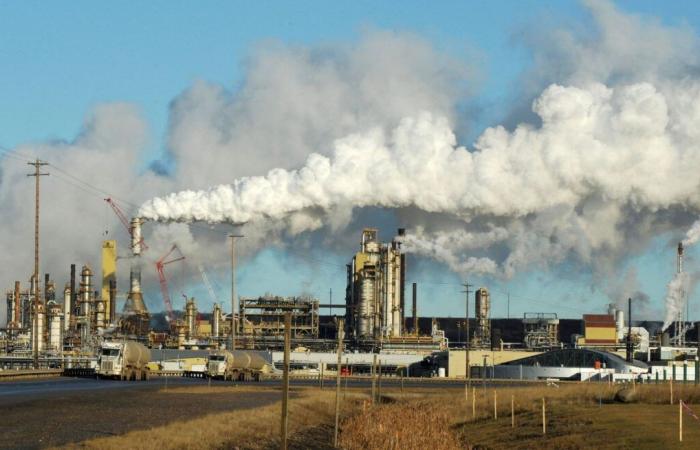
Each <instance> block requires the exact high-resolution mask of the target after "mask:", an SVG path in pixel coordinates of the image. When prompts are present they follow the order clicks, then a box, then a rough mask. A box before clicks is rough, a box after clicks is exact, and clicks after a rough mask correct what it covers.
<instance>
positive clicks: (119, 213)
mask: <svg viewBox="0 0 700 450" xmlns="http://www.w3.org/2000/svg"><path fill="white" fill-rule="evenodd" d="M104 200H105V201H106V202H107V203H108V204H109V206H111V207H112V210H113V211H114V213H115V214H116V215H117V217H118V218H119V221H120V222H121V223H122V225H124V228H126V232H127V233H129V236H131V237H133V236H134V231H133V230H132V229H131V225H130V224H129V219H127V217H126V214H124V211H122V209H121V208H120V207H119V205H117V204H116V203H115V201H114V200H112V198H111V197H108V198H106V199H104ZM140 244H141V248H142V249H144V250H147V249H148V246H147V245H146V242H144V240H143V238H141V241H140Z"/></svg>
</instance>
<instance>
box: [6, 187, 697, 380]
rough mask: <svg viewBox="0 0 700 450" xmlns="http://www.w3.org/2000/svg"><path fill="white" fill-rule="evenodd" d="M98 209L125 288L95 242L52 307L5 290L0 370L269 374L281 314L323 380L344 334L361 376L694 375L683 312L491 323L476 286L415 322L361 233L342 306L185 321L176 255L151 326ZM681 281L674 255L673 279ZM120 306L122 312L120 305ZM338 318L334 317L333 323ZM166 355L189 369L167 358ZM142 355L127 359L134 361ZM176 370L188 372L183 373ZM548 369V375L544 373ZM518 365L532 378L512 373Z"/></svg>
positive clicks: (274, 306)
mask: <svg viewBox="0 0 700 450" xmlns="http://www.w3.org/2000/svg"><path fill="white" fill-rule="evenodd" d="M107 202H108V203H109V204H110V206H112V208H113V209H114V211H115V212H116V213H117V215H118V216H119V217H120V219H121V221H122V223H123V224H124V225H125V229H126V230H127V231H128V234H129V244H130V255H129V257H128V261H129V267H130V271H129V285H128V286H126V287H120V286H118V285H117V281H116V280H117V277H116V271H117V259H118V255H117V242H116V241H115V240H105V241H103V242H102V248H101V260H102V265H101V268H100V269H101V270H100V271H99V272H96V271H95V270H94V269H93V268H92V267H90V266H89V265H87V264H84V265H82V266H80V268H78V266H77V265H75V264H73V265H71V266H70V271H69V272H68V271H67V277H66V278H67V280H68V281H67V282H66V283H65V284H64V287H63V291H62V295H61V293H60V292H59V293H58V295H57V289H56V285H57V282H56V281H55V279H53V278H52V277H51V276H50V275H49V274H45V276H44V279H43V280H44V281H43V284H40V283H39V282H38V277H36V276H34V275H32V276H31V277H30V279H29V282H28V284H26V285H24V284H23V283H22V282H20V281H16V282H15V283H14V286H12V288H11V289H9V290H8V291H7V317H8V321H7V326H6V328H5V329H4V330H3V331H2V335H1V336H2V338H1V341H0V351H1V352H2V355H1V356H0V362H1V363H2V365H3V367H5V368H32V367H35V368H42V367H45V368H48V367H52V368H64V369H66V370H69V369H71V368H85V369H90V368H95V367H97V364H98V363H97V361H98V360H99V359H100V357H101V358H102V360H104V359H105V358H106V356H105V355H108V354H110V352H111V350H110V348H111V347H110V345H116V344H117V343H120V342H122V343H123V342H134V344H129V345H132V346H133V345H136V344H137V343H138V345H140V346H141V347H139V348H142V349H146V348H149V349H151V351H152V352H154V354H155V352H160V353H159V355H160V356H159V357H158V358H159V361H160V362H159V364H153V363H152V362H151V365H150V366H149V369H148V370H149V371H150V372H149V374H154V373H157V372H158V371H159V370H174V369H173V367H176V368H177V370H183V367H187V371H188V372H192V371H194V372H196V371H197V370H200V371H202V373H205V372H206V370H207V369H206V367H207V365H206V364H201V365H198V364H196V362H197V361H205V360H207V358H214V359H213V360H210V361H216V360H217V359H216V358H218V356H216V355H223V356H221V357H222V358H224V360H225V359H226V358H229V356H227V355H229V353H226V352H230V351H234V352H238V351H250V352H253V353H251V355H253V354H255V355H257V356H256V357H257V358H263V359H265V360H267V361H268V363H269V365H270V367H276V366H277V367H279V366H280V364H281V358H282V350H283V348H284V335H285V328H286V327H285V316H286V315H287V314H289V315H290V316H291V323H290V326H291V329H290V337H291V342H292V356H293V359H292V363H293V364H296V365H297V367H298V368H300V370H307V371H308V370H311V371H312V372H313V371H322V370H324V369H328V368H329V367H332V361H333V358H334V357H335V356H334V353H332V352H333V351H334V350H335V349H336V348H337V342H338V341H337V338H338V332H339V330H338V324H339V323H342V324H344V325H343V330H342V332H343V337H344V347H345V352H346V355H347V357H346V359H347V364H348V367H349V368H350V370H353V371H354V373H363V371H367V370H369V369H368V368H369V367H370V365H371V363H372V359H373V357H374V355H377V354H379V355H382V358H383V360H384V363H385V364H388V366H387V367H390V368H392V369H391V370H393V371H394V373H396V374H398V373H401V374H403V375H408V376H445V377H452V378H464V377H465V376H479V375H481V376H484V375H485V374H486V373H490V376H495V377H501V378H513V377H521V378H522V377H533V378H537V377H540V376H541V375H542V374H541V373H540V372H542V371H547V370H548V372H547V374H548V375H547V376H550V377H559V378H571V377H579V378H590V377H592V376H599V377H600V376H603V375H601V373H597V375H596V373H595V370H596V368H600V367H599V365H600V362H601V361H602V360H603V359H605V358H613V359H612V360H611V361H613V360H614V361H615V364H612V363H611V364H612V366H611V367H614V368H615V369H606V370H607V372H605V376H619V377H626V376H627V377H628V376H630V374H632V375H633V376H645V377H648V378H650V377H659V376H661V377H669V376H672V375H671V373H674V374H675V373H677V372H676V371H675V370H674V369H673V367H675V366H676V365H678V364H682V365H684V366H685V368H686V370H685V371H684V374H685V376H686V377H688V376H693V377H694V376H695V375H694V373H691V375H688V371H687V367H688V364H689V363H690V366H691V369H694V366H696V365H697V324H695V326H691V325H690V324H688V323H687V321H686V320H685V318H684V317H683V312H682V311H681V313H680V314H679V316H678V317H677V318H676V320H675V322H674V323H673V324H672V325H671V326H670V327H668V328H667V329H666V330H661V327H660V323H655V322H642V321H636V323H634V322H632V321H631V320H630V317H629V314H633V311H632V304H631V303H630V304H629V305H628V306H629V310H628V311H627V317H625V316H626V312H625V311H624V310H623V308H616V307H614V306H611V307H610V308H609V310H608V311H607V312H606V313H605V314H584V315H583V317H581V318H579V319H563V318H560V317H559V316H558V315H557V314H556V313H554V312H526V313H525V314H524V315H523V317H522V318H519V319H514V318H505V319H503V318H496V317H492V311H493V308H492V298H491V295H490V293H489V290H488V288H487V287H479V288H476V289H475V290H473V291H472V290H471V289H470V287H471V285H468V284H467V285H465V286H466V287H467V290H466V295H467V296H466V302H467V308H468V309H467V310H466V311H465V312H466V315H465V317H463V318H454V317H430V318H425V317H419V316H418V300H419V299H418V291H419V286H418V284H417V283H411V285H410V294H411V296H410V302H409V301H408V298H407V295H406V294H407V290H408V289H407V285H406V284H407V283H406V265H407V258H406V254H405V253H404V252H403V250H402V242H403V240H404V238H405V235H406V230H404V229H399V230H398V232H397V233H396V235H395V237H394V238H393V239H392V240H391V242H388V243H384V242H381V241H380V239H379V230H378V229H376V228H365V229H364V230H363V231H362V234H361V236H360V239H359V249H358V251H357V253H355V254H354V255H353V256H352V258H351V259H350V262H349V263H348V264H347V266H346V267H347V283H346V292H345V303H344V304H335V305H333V304H322V303H320V302H319V300H318V299H315V298H310V297H304V296H299V297H282V296H277V295H272V294H264V295H260V296H258V297H244V296H240V297H238V298H236V303H237V311H235V312H234V313H233V314H232V313H231V311H228V312H226V311H225V309H226V308H225V305H224V304H221V303H214V304H213V308H212V310H211V311H201V309H200V308H199V307H198V306H197V301H196V299H195V298H191V297H185V301H184V309H183V310H182V311H175V310H174V309H173V307H172V300H171V297H170V289H169V287H168V280H167V277H166V266H168V265H169V264H172V263H176V262H178V261H182V260H183V259H184V258H185V256H184V255H182V253H181V252H180V250H179V249H178V247H177V246H176V245H175V244H173V245H172V247H171V249H170V251H169V252H168V253H167V254H166V255H164V256H162V257H161V258H160V259H158V261H157V262H156V264H155V266H156V267H155V269H156V272H157V274H158V278H159V281H160V292H161V295H162V298H163V304H164V310H165V311H164V313H163V314H164V318H165V320H164V321H162V320H161V321H160V322H159V321H157V320H155V316H156V315H161V316H162V314H160V313H159V314H155V315H152V314H151V313H150V312H149V311H148V309H147V308H146V304H145V302H144V299H143V292H142V281H141V271H142V268H143V267H144V265H143V264H144V263H143V261H142V253H143V252H144V251H145V250H146V249H147V248H148V247H147V245H146V243H145V242H144V239H143V237H142V227H143V225H144V221H143V220H142V219H140V218H133V219H131V220H128V219H126V216H125V215H124V214H123V213H122V211H121V209H120V208H119V207H118V206H117V205H116V203H114V202H113V201H112V200H111V199H107ZM199 270H200V272H201V275H202V279H203V282H204V284H205V285H206V286H207V288H208V290H209V291H210V292H211V293H212V297H213V298H215V296H214V295H213V288H212V286H211V283H209V280H208V276H207V275H206V272H205V271H204V269H203V268H202V267H201V266H200V267H199ZM682 270H683V246H682V245H681V244H679V246H678V249H677V272H678V273H681V272H682ZM123 291H126V292H123ZM121 292H123V294H121ZM120 294H121V295H120ZM120 298H123V299H124V300H123V301H122V302H119V301H118V299H120ZM339 309H340V310H344V313H343V314H334V312H335V311H338V310H339ZM323 311H328V312H329V314H325V315H324V314H322V312H323ZM340 319H342V320H340ZM163 323H164V324H165V325H163ZM120 345H121V344H120ZM169 350H177V351H183V353H182V354H183V355H189V356H187V357H182V356H179V355H180V354H179V353H178V356H177V357H174V356H173V355H172V354H169V356H168V354H167V353H166V352H167V351H169ZM145 351H146V350H138V351H137V353H138V354H139V355H140V356H139V357H138V358H140V359H139V361H140V360H141V359H143V358H144V356H143V355H144V354H146V353H145ZM101 352H103V354H102V355H101V354H100V353H101ZM104 352H106V353H104ZM131 352H132V353H133V352H136V350H133V349H132V350H131ZM188 352H189V353H188ZM222 352H224V353H222ZM591 352H594V353H591ZM595 352H599V353H595ZM148 355H149V358H150V359H155V357H154V356H151V353H148ZM212 355H214V356H212ZM231 355H232V354H231ZM591 355H592V356H591ZM486 357H488V361H487V358H486ZM173 358H175V360H173ZM187 358H189V359H190V360H191V361H190V363H189V364H185V365H183V361H182V360H184V359H187ZM193 358H194V359H193ZM231 358H233V356H231ZM582 358H583V359H582ZM586 358H588V359H586ZM169 359H170V361H171V362H168V360H169ZM588 360H590V361H588ZM596 361H598V362H596ZM606 361H607V359H606ZM139 364H142V365H141V366H139V367H138V369H133V371H134V372H133V373H131V375H130V374H129V373H126V374H122V376H125V377H126V378H128V377H129V376H132V377H133V378H139V377H142V378H147V374H146V372H145V370H146V369H145V367H146V366H145V365H143V364H145V362H143V361H141V363H139ZM173 364H174V365H173ZM212 364H213V363H212ZM547 364H552V365H553V366H552V368H550V369H546V365H547ZM467 366H469V368H470V373H469V374H467V373H466V372H465V367H467ZM515 366H518V367H521V368H522V367H523V366H528V367H530V369H527V370H525V371H523V370H520V369H519V370H518V372H517V374H516V373H515V372H514V371H513V370H514V369H513V367H515ZM587 366H590V367H587ZM110 367H111V366H110ZM217 370H219V369H217ZM489 371H490V372H489ZM611 371H612V372H611ZM265 373H268V372H265ZM678 373H680V371H678ZM695 373H697V372H695ZM139 374H140V375H139ZM246 376H247V375H246ZM256 376H257V375H256Z"/></svg>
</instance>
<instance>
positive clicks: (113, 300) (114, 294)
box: [109, 279, 117, 323]
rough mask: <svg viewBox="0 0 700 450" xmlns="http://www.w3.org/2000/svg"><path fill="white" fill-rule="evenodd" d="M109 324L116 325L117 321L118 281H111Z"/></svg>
mask: <svg viewBox="0 0 700 450" xmlns="http://www.w3.org/2000/svg"><path fill="white" fill-rule="evenodd" d="M109 305H110V309H109V323H114V320H115V319H116V316H115V311H116V309H117V280H114V279H112V280H109Z"/></svg>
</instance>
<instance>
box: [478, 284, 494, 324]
mask: <svg viewBox="0 0 700 450" xmlns="http://www.w3.org/2000/svg"><path fill="white" fill-rule="evenodd" d="M475 295H476V311H475V313H476V318H477V319H487V318H488V317H489V309H490V308H491V305H490V300H489V291H488V289H486V288H479V289H477V290H476V294H475Z"/></svg>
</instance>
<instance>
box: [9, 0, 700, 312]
mask: <svg viewBox="0 0 700 450" xmlns="http://www.w3.org/2000/svg"><path fill="white" fill-rule="evenodd" d="M586 6H587V8H588V10H589V11H590V12H591V17H592V20H593V23H594V25H595V29H594V31H593V32H592V33H576V32H574V31H571V30H557V29H555V30H551V29H548V30H546V33H544V34H547V36H548V37H547V39H546V40H544V39H540V38H539V36H541V34H540V33H538V32H530V33H529V34H528V39H527V40H526V42H527V43H528V45H530V48H531V50H532V53H533V62H534V64H533V68H532V70H531V71H530V73H529V74H528V77H527V78H526V79H525V80H524V81H525V82H526V84H525V88H524V90H525V91H526V92H530V93H531V94H530V96H529V98H528V104H529V105H530V109H531V111H532V113H531V115H530V116H529V117H534V119H535V120H532V121H529V120H520V121H519V124H518V125H517V126H515V127H509V128H506V127H504V126H493V127H490V128H488V129H486V130H485V131H484V132H483V133H482V134H481V136H480V137H479V138H478V139H477V140H476V142H475V143H474V145H470V146H469V147H470V148H467V147H465V146H462V145H459V143H458V142H457V138H456V136H455V133H454V129H455V127H456V125H455V124H456V123H457V122H460V121H461V120H463V118H459V117H458V114H457V113H456V111H457V108H456V105H457V103H458V102H460V101H462V100H463V99H464V96H465V95H466V93H467V92H468V89H467V88H468V87H469V86H470V83H471V80H473V73H474V72H473V71H472V70H471V69H470V67H469V65H468V64H466V63H464V62H461V61H460V60H457V59H455V58H452V57H449V56H447V55H445V54H444V53H441V52H439V51H437V50H436V49H435V48H433V47H432V46H431V45H430V44H429V43H427V42H426V41H425V40H423V39H421V38H419V37H416V36H412V35H407V34H400V33H398V34H397V33H388V32H381V31H380V32H373V33H369V34H367V35H365V36H364V37H363V38H362V39H361V40H360V41H359V42H358V43H357V44H354V45H336V46H325V47H322V48H321V47H316V48H301V47H287V46H280V45H274V44H273V45H270V44H267V45H265V46H261V47H260V48H259V49H257V50H256V51H255V52H254V53H253V54H252V56H251V57H250V59H249V61H248V62H247V67H246V75H245V78H244V80H243V82H242V83H241V86H240V87H239V88H237V89H236V90H234V91H229V90H227V89H226V88H224V87H222V86H219V85H216V84H213V83H207V82H196V83H194V84H193V86H191V87H190V88H189V89H187V90H186V91H185V92H184V93H182V94H181V95H180V96H178V97H177V98H176V99H175V100H174V101H173V102H172V105H171V109H170V123H169V131H168V137H167V148H168V156H169V158H171V160H172V163H173V165H172V167H173V170H172V172H171V173H170V174H168V175H156V174H154V173H153V172H151V171H142V170H139V167H140V166H141V162H142V160H143V158H144V152H145V150H144V148H145V147H146V141H147V132H146V127H145V126H144V124H143V121H141V119H139V118H138V114H137V113H136V112H135V111H134V110H133V108H132V107H129V106H126V105H108V106H103V107H101V108H99V109H98V110H97V111H96V112H95V113H94V114H93V115H92V116H91V117H92V118H91V119H90V121H89V123H88V124H87V125H86V126H85V128H84V131H83V132H82V133H81V135H80V136H79V137H78V138H77V139H76V140H75V141H74V142H72V143H66V144H42V145H27V146H23V147H22V148H20V149H19V150H20V151H22V152H24V153H31V154H32V155H37V156H39V157H41V158H42V159H46V160H49V161H52V162H54V163H55V164H56V166H58V167H62V168H65V169H66V170H68V171H70V172H71V173H76V174H80V176H81V178H83V179H86V180H87V181H89V182H90V183H91V184H94V185H96V186H102V187H104V188H105V189H106V190H109V191H110V192H112V193H114V194H115V196H119V197H121V198H128V199H130V200H131V201H132V202H134V203H140V202H143V204H142V206H141V208H140V213H141V214H142V215H144V216H146V217H148V218H150V219H153V220H159V221H182V222H186V221H192V220H201V221H206V222H229V223H243V222H245V223H247V225H246V226H245V227H244V228H245V234H246V239H245V240H243V241H242V245H243V246H247V247H243V250H244V251H248V252H252V251H254V250H255V249H258V248H261V247H263V246H265V245H274V244H277V243H283V242H285V241H286V239H288V238H289V237H292V236H301V235H302V234H304V233H305V234H309V233H310V232H313V233H316V234H319V235H320V234H326V233H338V232H340V231H342V230H343V229H344V228H346V227H349V226H352V225H353V220H355V219H354V218H355V217H356V215H355V214H354V213H357V211H358V209H359V210H367V209H371V208H375V207H379V208H387V209H390V210H392V211H393V212H394V213H396V214H397V215H399V216H400V218H401V223H402V225H405V226H407V227H408V228H409V230H410V233H409V236H407V238H406V242H405V245H406V247H407V249H409V250H410V251H412V252H414V253H417V254H421V255H425V256H428V257H430V258H433V259H436V260H438V261H441V262H443V263H445V264H446V265H447V266H448V267H450V269H451V270H453V271H455V272H460V273H463V272H469V273H481V274H489V275H495V276H505V277H508V276H512V275H513V274H515V273H516V272H518V271H522V270H531V269H533V268H538V267H541V268H546V267H550V266H552V265H556V264H558V263H561V262H564V261H576V262H579V263H581V264H584V265H586V266H587V267H592V268H594V270H598V269H603V270H604V269H606V268H609V267H611V266H614V264H615V262H616V261H618V260H619V259H620V258H622V257H624V256H626V255H628V254H629V253H630V252H633V251H635V250H636V251H639V250H641V249H643V248H644V246H645V245H646V244H647V243H648V242H649V239H651V238H652V237H654V236H656V235H658V234H659V233H661V232H667V231H678V230H680V229H685V228H686V227H687V226H688V224H689V217H691V216H696V215H697V214H698V212H700V195H698V192H700V191H698V183H697V181H696V180H695V174H696V173H697V172H698V169H700V151H699V150H700V149H699V148H698V142H699V141H698V137H700V136H699V134H700V131H698V128H697V126H696V124H697V123H700V79H698V76H697V74H698V71H697V67H698V56H697V55H698V52H697V47H698V45H697V37H696V36H695V34H693V33H692V31H691V30H689V29H683V28H673V27H667V26H664V25H662V24H660V23H658V22H656V21H653V20H650V19H648V18H645V17H638V16H633V15H628V14H624V13H622V12H620V11H619V10H617V9H616V8H615V7H614V6H612V4H610V3H608V2H603V1H591V2H587V3H586ZM527 83H529V84H527ZM535 87H536V88H537V91H534V90H533V89H535ZM533 98H534V101H533V100H532V99H533ZM16 163H17V161H12V160H11V159H7V158H6V159H3V160H2V166H1V168H2V179H1V180H0V209H1V210H2V211H3V212H4V213H5V214H6V216H8V217H17V219H16V220H13V221H12V224H10V225H9V226H8V228H7V232H6V233H5V235H4V237H0V239H2V240H3V241H4V242H3V245H5V247H3V248H5V249H7V250H6V251H5V252H4V254H3V255H2V256H0V258H3V259H2V260H0V261H1V262H2V263H4V264H5V267H15V268H16V269H15V270H14V271H13V273H27V274H28V273H30V271H31V249H30V248H29V247H28V243H30V242H31V229H30V227H28V226H27V224H28V223H29V222H28V221H29V220H30V218H31V212H30V208H29V207H28V205H30V204H31V203H30V202H31V194H30V192H29V191H28V190H26V189H22V190H20V189H17V188H16V186H18V185H20V183H26V179H25V178H26V177H25V176H24V174H25V171H26V165H24V163H23V162H22V163H20V164H16ZM210 186H213V187H210ZM83 187H84V186H83ZM169 192H174V193H171V194H168V193H169ZM76 194H79V195H76ZM52 196H53V197H52ZM151 196H156V198H153V199H151V200H148V197H151ZM98 197H99V196H98ZM84 198H85V196H84V195H83V192H82V191H76V190H75V188H74V187H73V186H71V185H65V184H59V183H58V182H56V183H55V189H52V191H51V192H50V193H49V194H47V196H46V197H45V202H46V207H45V209H44V211H45V213H44V215H43V217H44V220H45V222H44V227H45V229H46V230H50V232H47V233H45V234H44V236H45V240H44V242H45V243H49V242H51V241H52V240H53V242H56V243H60V245H53V244H45V246H43V247H42V251H43V255H44V257H45V259H44V262H43V267H50V268H51V270H62V271H67V264H69V262H71V261H77V262H82V261H95V260H97V252H98V248H99V240H100V239H101V237H102V236H101V235H100V231H101V230H102V228H104V226H103V224H104V223H105V217H108V219H106V220H107V223H108V224H110V227H111V228H112V229H117V227H116V225H115V221H114V219H112V217H111V215H110V214H111V212H109V211H107V212H105V210H104V206H103V205H102V202H101V200H100V199H99V198H98V199H96V200H95V201H93V202H88V201H85V200H84ZM409 211H413V212H415V213H416V214H409V213H408V212H409ZM105 214H107V216H105ZM154 230H155V231H154ZM146 233H147V236H146V240H147V241H149V240H152V241H153V242H154V248H153V250H152V253H151V255H153V256H151V257H150V258H151V259H155V258H156V257H157V256H159V255H160V254H162V253H164V252H165V251H166V250H167V248H168V247H169V244H170V243H169V241H172V240H176V241H179V242H182V243H183V244H182V245H183V247H186V248H188V249H189V250H188V251H190V252H193V253H194V254H196V255H205V256H206V258H207V262H208V265H209V266H210V267H216V266H217V265H218V266H222V265H224V264H226V263H227V252H224V251H222V249H221V248H222V245H223V243H224V236H223V234H214V233H206V232H202V231H200V230H199V228H191V227H188V226H186V225H183V224H172V225H170V226H169V227H168V228H167V229H161V228H160V227H159V226H157V225H154V224H150V225H148V226H147V227H146ZM153 233H155V234H154V235H152V234H153ZM183 251H185V250H184V249H183ZM54 268H55V269H54ZM122 272H123V273H126V270H123V271H122ZM149 273H150V272H147V271H146V270H144V274H145V275H148V274H149ZM148 276H152V275H148ZM2 277H4V278H2ZM9 277H12V278H14V277H16V275H12V274H8V273H3V274H2V275H0V278H1V279H0V282H2V283H3V284H4V285H5V286H9V285H10V282H11V281H12V280H11V279H10V278H9ZM145 281H146V282H148V280H145ZM151 281H152V280H151ZM122 285H123V284H122ZM153 305H154V304H152V305H151V306H153ZM155 306H156V307H158V308H159V307H160V302H158V303H155ZM3 313H4V310H2V313H0V314H3Z"/></svg>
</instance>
